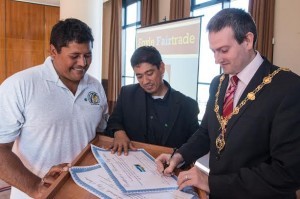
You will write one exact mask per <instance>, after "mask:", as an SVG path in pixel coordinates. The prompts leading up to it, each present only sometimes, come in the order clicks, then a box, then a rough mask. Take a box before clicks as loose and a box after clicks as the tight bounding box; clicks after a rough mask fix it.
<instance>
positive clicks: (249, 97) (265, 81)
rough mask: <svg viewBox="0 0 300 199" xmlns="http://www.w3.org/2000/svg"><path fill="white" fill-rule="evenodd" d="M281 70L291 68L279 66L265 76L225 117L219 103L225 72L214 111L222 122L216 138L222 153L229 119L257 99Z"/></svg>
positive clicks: (217, 145)
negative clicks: (258, 94)
mask: <svg viewBox="0 0 300 199" xmlns="http://www.w3.org/2000/svg"><path fill="white" fill-rule="evenodd" d="M280 71H290V69H288V68H278V69H277V70H275V71H274V72H273V73H271V74H269V75H268V76H266V77H264V79H263V81H262V83H261V84H260V85H258V86H257V87H256V88H255V89H254V90H253V91H252V92H249V93H248V94H247V96H246V97H245V99H244V100H243V101H241V103H240V104H238V105H237V106H236V107H235V108H234V109H233V111H232V113H230V114H229V115H228V116H226V117H223V116H221V115H220V114H219V105H218V101H219V94H220V89H221V85H222V82H223V80H224V79H225V75H224V74H223V75H222V76H221V77H220V83H219V86H218V90H217V93H216V95H215V96H216V100H215V107H214V111H215V113H216V116H217V119H218V121H219V124H220V129H221V133H220V134H219V136H218V137H217V139H216V147H217V149H218V153H220V152H221V151H222V150H223V148H224V147H225V143H226V142H225V132H226V126H227V123H228V121H229V120H230V119H231V117H232V116H233V115H237V114H238V113H239V111H240V109H241V108H242V107H243V106H244V105H245V104H246V103H247V102H248V101H249V100H251V101H254V100H255V95H256V93H258V92H259V91H260V90H261V89H262V88H263V87H264V86H265V85H267V84H269V83H271V82H272V78H273V77H274V76H275V75H276V74H277V73H279V72H280Z"/></svg>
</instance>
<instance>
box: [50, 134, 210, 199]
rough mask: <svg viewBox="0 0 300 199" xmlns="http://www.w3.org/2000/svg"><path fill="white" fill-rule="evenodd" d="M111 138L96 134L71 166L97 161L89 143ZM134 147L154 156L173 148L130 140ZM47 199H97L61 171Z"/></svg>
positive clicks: (103, 142) (203, 196)
mask: <svg viewBox="0 0 300 199" xmlns="http://www.w3.org/2000/svg"><path fill="white" fill-rule="evenodd" d="M112 142H113V138H110V137H107V136H103V135H98V136H96V138H95V139H94V140H92V141H91V143H90V144H88V145H87V146H86V147H85V148H84V149H83V151H82V152H81V153H80V154H79V155H78V156H77V157H76V158H75V160H74V161H73V162H72V166H89V165H94V164H96V163H97V161H96V159H95V158H94V156H93V154H92V152H91V147H90V145H91V144H94V145H96V146H99V147H104V148H106V147H108V146H109V145H110V144H112ZM132 143H133V144H134V146H135V147H137V148H143V149H145V150H146V151H147V152H148V153H149V154H151V155H152V156H153V157H154V158H156V157H157V156H158V155H160V154H161V153H172V152H173V149H172V148H168V147H163V146H157V145H151V144H145V143H141V142H132ZM198 193H199V196H200V197H201V199H206V198H207V196H206V193H205V192H204V191H201V190H199V191H198ZM44 198H47V199H53V198H55V199H61V198H63V199H97V198H98V197H96V196H95V195H93V194H92V193H90V192H88V191H86V190H85V189H83V188H81V187H79V186H78V185H77V184H76V183H75V182H74V181H73V179H72V177H71V175H70V173H69V172H64V173H62V174H61V175H60V176H59V177H58V178H57V179H56V180H55V182H54V183H53V184H52V185H51V186H50V187H49V189H48V190H47V192H46V193H45V195H44Z"/></svg>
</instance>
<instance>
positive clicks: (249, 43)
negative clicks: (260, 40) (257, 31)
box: [244, 32, 254, 50]
mask: <svg viewBox="0 0 300 199" xmlns="http://www.w3.org/2000/svg"><path fill="white" fill-rule="evenodd" d="M253 41H254V34H253V33H252V32H248V33H247V34H246V36H245V39H244V42H245V44H246V48H247V49H249V50H251V49H253V48H254V46H253Z"/></svg>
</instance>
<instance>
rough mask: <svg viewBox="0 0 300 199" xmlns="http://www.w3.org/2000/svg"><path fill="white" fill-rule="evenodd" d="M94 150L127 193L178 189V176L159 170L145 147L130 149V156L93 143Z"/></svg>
mask: <svg viewBox="0 0 300 199" xmlns="http://www.w3.org/2000/svg"><path fill="white" fill-rule="evenodd" d="M92 152H93V154H94V156H95V157H96V159H97V161H98V162H99V163H100V164H101V165H103V167H104V169H105V170H106V171H107V173H108V175H109V176H110V177H111V179H112V180H113V181H114V183H115V184H116V185H117V187H118V188H119V189H120V190H121V191H122V192H123V193H125V194H129V193H147V192H162V191H170V190H176V189H177V188H178V186H177V177H176V176H171V177H168V176H164V175H162V174H161V173H159V172H158V171H157V168H156V164H155V161H154V158H153V157H152V156H151V155H150V154H148V153H147V152H146V151H145V150H144V149H138V150H137V151H130V153H129V154H128V156H124V155H121V156H118V155H117V154H116V153H115V154H112V153H111V151H110V150H106V149H103V148H99V147H97V146H94V145H92Z"/></svg>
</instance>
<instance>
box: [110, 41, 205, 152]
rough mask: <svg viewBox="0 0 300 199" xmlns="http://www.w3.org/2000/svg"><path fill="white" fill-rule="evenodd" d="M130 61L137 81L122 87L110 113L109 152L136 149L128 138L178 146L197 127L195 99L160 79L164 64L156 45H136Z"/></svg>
mask: <svg viewBox="0 0 300 199" xmlns="http://www.w3.org/2000/svg"><path fill="white" fill-rule="evenodd" d="M131 65H132V67H133V70H134V72H135V75H136V78H137V80H138V82H139V83H138V84H133V85H128V86H124V87H122V88H121V91H120V95H119V97H118V100H117V103H116V106H115V108H114V110H113V113H112V115H111V116H110V117H109V120H108V124H107V134H108V135H111V136H114V143H113V145H112V146H111V148H112V152H113V153H114V152H116V151H117V152H118V154H121V152H122V151H124V154H125V155H127V154H128V149H132V150H135V149H136V148H135V147H134V146H133V144H132V143H131V142H130V140H134V141H139V142H145V143H150V144H156V145H162V146H168V147H177V148H178V147H180V146H181V145H182V144H183V143H185V142H186V141H187V140H188V139H189V138H190V136H191V135H192V134H193V133H194V132H195V131H196V130H197V129H198V128H199V123H198V113H199V108H198V104H197V102H196V101H195V100H193V99H192V98H190V97H187V96H185V95H183V94H182V93H180V92H179V91H176V90H174V89H172V88H171V86H170V85H169V84H168V82H166V81H164V80H163V75H164V73H165V64H164V63H163V61H162V59H161V55H160V53H159V52H158V50H157V49H156V48H154V47H152V46H142V47H140V48H138V49H136V51H135V52H134V53H133V55H132V57H131Z"/></svg>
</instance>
